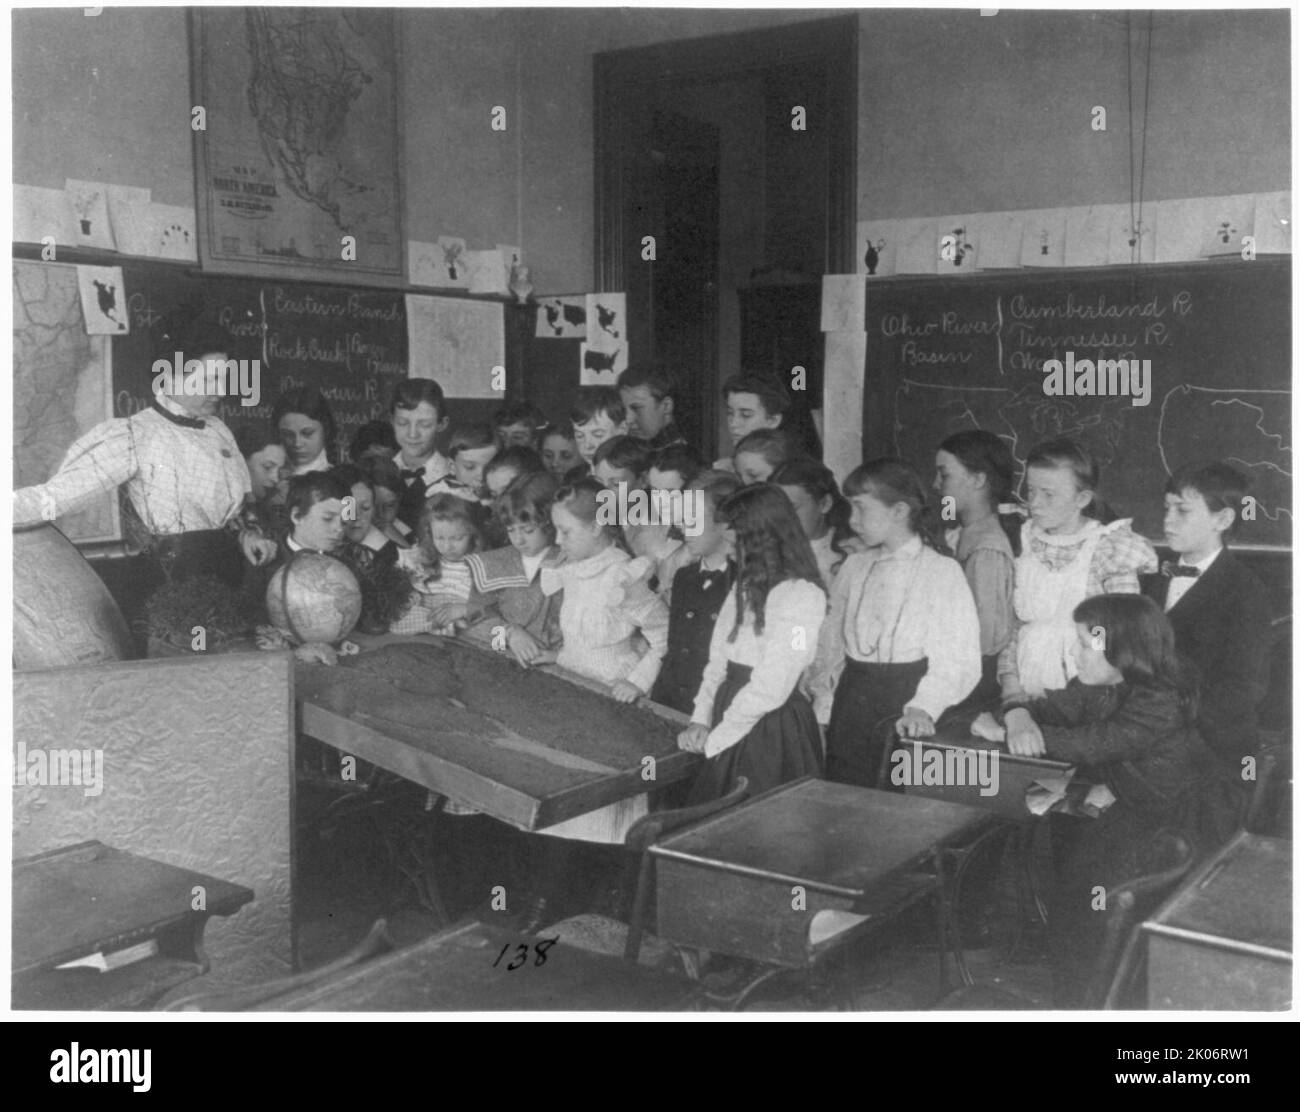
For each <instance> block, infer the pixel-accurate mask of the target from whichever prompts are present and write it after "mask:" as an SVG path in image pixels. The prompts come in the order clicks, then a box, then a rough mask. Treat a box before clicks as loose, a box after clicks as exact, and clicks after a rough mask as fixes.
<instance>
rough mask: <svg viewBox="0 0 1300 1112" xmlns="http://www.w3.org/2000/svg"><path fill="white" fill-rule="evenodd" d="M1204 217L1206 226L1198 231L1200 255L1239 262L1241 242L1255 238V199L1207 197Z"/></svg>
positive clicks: (1252, 195) (1252, 197)
mask: <svg viewBox="0 0 1300 1112" xmlns="http://www.w3.org/2000/svg"><path fill="white" fill-rule="evenodd" d="M1205 215H1206V223H1205V224H1204V225H1202V228H1201V255H1202V256H1204V257H1205V258H1215V257H1217V256H1220V255H1235V256H1236V257H1238V258H1240V257H1241V249H1242V247H1243V246H1244V243H1243V240H1244V239H1245V238H1246V237H1247V236H1253V235H1254V234H1255V195H1254V194H1253V193H1244V194H1238V195H1236V196H1233V197H1210V198H1209V199H1208V204H1207V207H1206V209H1205ZM1256 250H1258V248H1257V249H1256Z"/></svg>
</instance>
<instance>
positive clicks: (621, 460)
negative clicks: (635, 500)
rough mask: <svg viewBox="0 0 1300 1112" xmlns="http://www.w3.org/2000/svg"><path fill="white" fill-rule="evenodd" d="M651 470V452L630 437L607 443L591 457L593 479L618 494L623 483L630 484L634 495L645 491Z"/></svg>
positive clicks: (641, 441)
mask: <svg viewBox="0 0 1300 1112" xmlns="http://www.w3.org/2000/svg"><path fill="white" fill-rule="evenodd" d="M649 469H650V452H649V450H648V449H647V448H646V444H645V441H644V440H634V439H633V438H632V437H630V436H616V437H614V438H613V439H611V440H606V441H605V443H603V444H602V445H601V446H600V447H599V448H597V449H596V454H595V455H594V456H592V457H591V474H592V476H593V477H594V478H595V479H597V480H598V481H599V482H600V483H601V485H602V486H605V487H608V488H609V489H610V490H618V484H619V483H627V488H628V490H630V491H631V490H643V489H644V488H645V477H646V472H647V471H648V470H649Z"/></svg>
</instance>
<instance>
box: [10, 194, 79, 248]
mask: <svg viewBox="0 0 1300 1112" xmlns="http://www.w3.org/2000/svg"><path fill="white" fill-rule="evenodd" d="M13 196H14V242H15V243H40V242H41V240H43V239H44V238H45V237H46V236H53V237H54V247H55V252H56V253H57V251H58V249H59V248H60V247H71V246H72V245H73V242H74V239H73V233H72V209H71V207H70V206H69V204H68V199H67V197H66V196H65V194H64V192H63V190H62V189H42V188H41V187H40V186H36V185H15V186H14V194H13Z"/></svg>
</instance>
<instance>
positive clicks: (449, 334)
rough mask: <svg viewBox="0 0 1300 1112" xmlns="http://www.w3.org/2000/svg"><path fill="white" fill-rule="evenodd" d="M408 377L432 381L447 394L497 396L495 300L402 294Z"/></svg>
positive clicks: (501, 317)
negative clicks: (407, 349)
mask: <svg viewBox="0 0 1300 1112" xmlns="http://www.w3.org/2000/svg"><path fill="white" fill-rule="evenodd" d="M406 327H407V338H408V340H409V343H410V373H411V377H412V378H432V379H436V380H437V382H438V384H439V385H440V386H441V387H442V389H443V392H444V393H445V394H446V395H447V397H449V398H502V397H504V396H505V395H504V387H505V376H504V374H502V373H499V369H501V368H504V367H505V362H506V338H505V307H504V306H503V305H502V304H501V303H500V302H498V301H470V300H468V299H467V298H456V297H429V296H426V295H424V294H417V293H412V294H407V295H406Z"/></svg>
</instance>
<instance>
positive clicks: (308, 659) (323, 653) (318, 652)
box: [293, 641, 339, 664]
mask: <svg viewBox="0 0 1300 1112" xmlns="http://www.w3.org/2000/svg"><path fill="white" fill-rule="evenodd" d="M293 655H294V656H296V657H297V658H298V659H299V660H301V661H302V662H303V663H304V664H337V663H338V662H339V654H338V653H336V652H335V651H334V650H333V648H331V647H330V646H329V645H327V644H325V643H324V642H323V641H308V642H307V643H306V644H305V645H299V646H298V647H297V648H296V649H294V650H293Z"/></svg>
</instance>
